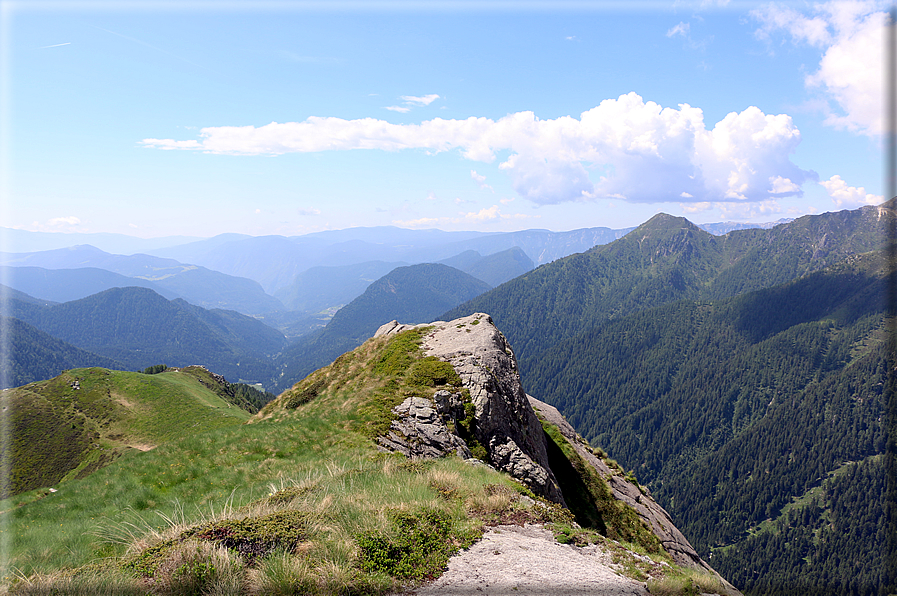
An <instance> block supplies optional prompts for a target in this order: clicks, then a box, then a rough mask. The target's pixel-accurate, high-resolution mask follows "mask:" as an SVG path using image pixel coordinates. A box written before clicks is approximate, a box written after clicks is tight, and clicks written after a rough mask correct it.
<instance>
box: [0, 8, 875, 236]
mask: <svg viewBox="0 0 897 596" xmlns="http://www.w3.org/2000/svg"><path fill="white" fill-rule="evenodd" d="M0 4H2V13H0V16H2V29H0V40H2V41H0V43H2V48H0V49H2V63H0V71H2V74H3V80H2V95H0V100H2V104H3V109H2V114H0V131H2V132H0V134H2V156H0V159H2V162H0V165H2V166H3V171H4V177H3V181H2V192H3V197H4V199H5V201H4V212H3V225H4V226H6V227H15V228H22V229H29V230H35V231H79V232H119V233H125V234H131V235H135V236H142V237H154V236H165V235H172V234H185V235H191V236H212V235H215V234H219V233H223V232H240V233H245V234H253V235H262V234H284V235H295V234H302V233H307V232H312V231H317V230H323V229H333V228H346V227H352V226H375V225H397V226H402V227H414V228H440V229H443V230H470V229H475V230H484V231H508V230H519V229H526V228H547V229H551V230H556V231H560V230H570V229H575V228H582V227H593V226H607V227H612V228H621V227H628V226H634V225H638V224H639V223H642V222H643V221H645V220H647V219H648V218H650V217H651V216H652V215H654V214H655V213H657V212H660V211H663V212H666V213H672V214H675V215H684V216H686V217H688V218H689V219H691V220H692V221H694V222H696V223H705V222H715V221H725V220H737V221H773V220H776V219H779V218H782V217H798V216H801V215H805V214H809V213H821V212H824V211H832V210H838V209H844V208H856V207H857V206H860V205H863V204H875V203H879V202H881V201H882V200H883V197H882V195H883V194H884V190H883V174H882V157H881V154H882V140H881V136H880V132H881V127H882V122H881V96H882V62H883V53H882V47H881V44H882V39H883V37H882V32H883V26H884V23H885V20H884V13H883V12H882V11H883V10H884V9H885V7H886V4H885V3H881V2H831V3H812V2H800V3H796V2H795V3H783V2H773V3H764V4H761V3H756V2H750V3H738V2H734V1H732V2H728V3H724V2H694V3H690V2H683V1H681V0H677V1H675V2H672V1H671V2H627V3H619V2H618V3H609V2H568V3H565V4H564V3H551V4H546V3H541V2H538V3H527V2H491V3H490V2H328V3H323V2H289V1H284V2H267V3H265V2H240V1H235V2H189V1H186V2H185V1H179V2H154V1H146V2H122V1H116V2H102V1H98V2H71V1H68V2H42V1H40V0H27V1H24V2H8V1H4V0H0Z"/></svg>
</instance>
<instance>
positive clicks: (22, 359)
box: [0, 316, 125, 389]
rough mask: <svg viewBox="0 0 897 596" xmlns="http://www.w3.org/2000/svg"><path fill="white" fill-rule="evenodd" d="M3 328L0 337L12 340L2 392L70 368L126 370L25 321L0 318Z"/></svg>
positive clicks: (2, 382) (116, 363)
mask: <svg viewBox="0 0 897 596" xmlns="http://www.w3.org/2000/svg"><path fill="white" fill-rule="evenodd" d="M0 325H2V330H0V333H2V335H3V337H7V338H9V339H10V343H9V348H10V349H9V352H8V353H9V360H8V361H7V363H6V369H5V370H4V376H3V378H2V379H0V389H6V388H9V387H19V386H21V385H26V384H28V383H32V382H34V381H42V380H44V379H50V378H53V377H55V376H56V375H58V374H59V373H61V372H62V371H64V370H67V369H70V368H83V367H91V366H100V367H103V368H112V369H117V370H121V369H124V368H125V366H124V365H123V364H120V363H118V362H116V361H114V360H112V359H111V358H106V357H104V356H99V355H97V354H92V353H91V352H88V351H86V350H82V349H80V348H76V347H75V346H73V345H71V344H68V343H66V342H64V341H62V340H61V339H56V338H55V337H52V336H50V335H48V334H46V333H44V332H43V331H41V330H40V329H36V328H35V327H32V326H31V325H29V324H28V323H25V322H24V321H20V320H18V319H13V318H10V317H3V316H0Z"/></svg>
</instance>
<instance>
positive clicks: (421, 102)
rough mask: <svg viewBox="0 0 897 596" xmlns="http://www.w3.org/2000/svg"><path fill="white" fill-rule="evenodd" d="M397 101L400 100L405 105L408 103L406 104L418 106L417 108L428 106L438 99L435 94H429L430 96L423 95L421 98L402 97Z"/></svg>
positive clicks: (412, 96)
mask: <svg viewBox="0 0 897 596" xmlns="http://www.w3.org/2000/svg"><path fill="white" fill-rule="evenodd" d="M399 99H401V100H402V101H404V102H405V103H408V104H414V105H418V106H428V105H430V104H431V103H433V102H434V101H436V100H437V99H439V96H438V95H436V94H435V93H431V94H430V95H424V96H422V97H416V96H414V95H403V96H402V97H400V98H399Z"/></svg>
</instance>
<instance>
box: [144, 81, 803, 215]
mask: <svg viewBox="0 0 897 596" xmlns="http://www.w3.org/2000/svg"><path fill="white" fill-rule="evenodd" d="M199 136H200V139H199V140H192V141H177V140H173V139H161V140H160V139H144V141H143V145H144V146H147V147H155V148H160V149H188V150H201V151H204V152H206V153H219V154H229V155H280V154H284V153H307V152H319V151H345V150H350V149H379V150H383V151H399V150H402V149H423V150H426V151H427V152H430V153H439V152H444V151H451V150H456V149H457V150H459V151H460V153H461V155H462V156H463V157H464V158H466V159H470V160H472V161H479V162H486V163H490V162H493V161H494V160H495V159H496V154H497V153H499V152H507V153H508V157H507V158H506V159H505V161H504V162H502V163H501V164H500V165H499V168H500V169H501V170H502V171H504V172H506V173H507V174H508V175H509V176H510V178H511V183H512V185H513V188H514V189H515V190H516V191H517V192H518V193H519V194H520V196H522V197H524V198H527V199H529V200H531V201H533V202H534V203H537V204H556V203H561V202H565V201H577V200H591V199H595V198H607V197H615V198H619V199H625V200H628V201H631V202H640V203H659V202H676V203H678V202H682V199H683V198H686V195H690V197H688V198H690V200H691V201H693V202H704V201H765V200H768V199H769V198H770V193H772V194H774V195H775V196H786V195H787V194H799V193H800V189H799V187H800V185H801V184H803V183H804V182H805V181H806V180H809V179H812V180H815V179H816V175H815V174H814V173H813V172H808V171H804V170H801V169H800V168H798V167H797V166H796V165H794V164H793V163H792V162H791V161H790V157H789V156H790V154H791V153H792V152H794V150H795V149H796V147H797V145H798V143H800V131H799V130H798V129H797V128H796V127H795V126H794V124H793V122H792V120H791V117H790V116H788V115H786V114H779V115H767V114H764V113H763V112H761V111H760V110H759V109H758V108H756V107H749V108H747V109H746V110H744V111H742V112H740V113H736V112H732V113H731V114H729V115H727V116H726V117H725V118H724V119H723V120H721V121H720V122H718V123H716V124H715V125H714V126H713V128H712V129H711V130H707V128H706V127H705V124H704V114H703V112H702V111H701V110H700V109H698V108H693V107H691V106H689V105H687V104H681V105H680V106H679V107H678V109H676V108H664V107H662V106H660V105H658V104H656V103H654V102H652V101H648V102H645V101H644V100H643V99H642V98H641V97H640V96H638V95H637V94H635V93H628V94H626V95H621V96H620V97H619V98H617V99H607V100H604V101H602V102H601V103H600V104H599V105H598V106H596V107H595V108H592V109H591V110H588V111H586V112H583V113H582V114H581V116H580V119H578V120H577V119H576V118H574V117H571V116H565V117H561V118H557V119H553V120H540V119H539V118H537V117H536V116H535V114H533V113H532V112H517V113H513V114H509V115H507V116H505V117H503V118H500V119H499V120H491V119H489V118H476V117H470V118H467V119H465V120H445V119H442V118H434V119H432V120H426V121H423V122H421V123H420V124H392V123H389V122H386V121H384V120H378V119H374V118H363V119H359V120H344V119H341V118H327V117H311V118H308V119H307V120H305V121H302V122H287V123H282V124H280V123H277V122H272V123H271V124H268V125H265V126H260V127H255V126H220V127H208V128H203V129H202V130H201V131H200V134H199ZM474 179H475V180H476V178H474ZM778 179H782V180H784V179H787V180H789V181H790V182H791V183H792V186H789V187H788V192H787V193H785V194H782V193H781V192H777V191H776V188H777V189H778V191H781V190H782V188H783V187H782V186H781V184H780V185H779V186H778V187H776V188H774V187H773V185H774V182H773V181H775V180H778ZM683 193H684V194H683Z"/></svg>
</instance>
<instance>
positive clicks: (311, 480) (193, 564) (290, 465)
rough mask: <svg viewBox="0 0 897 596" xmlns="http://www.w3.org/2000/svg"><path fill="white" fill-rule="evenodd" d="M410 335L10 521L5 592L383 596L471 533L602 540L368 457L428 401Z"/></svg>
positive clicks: (501, 489) (436, 467)
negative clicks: (394, 424) (89, 589)
mask: <svg viewBox="0 0 897 596" xmlns="http://www.w3.org/2000/svg"><path fill="white" fill-rule="evenodd" d="M418 337H419V336H418V335H416V333H415V332H407V333H405V334H400V335H399V336H398V337H396V338H392V339H391V340H387V339H386V338H379V339H375V340H370V341H368V342H366V343H365V344H363V345H362V346H361V347H359V348H358V349H357V350H355V351H353V352H351V353H349V354H346V355H344V356H342V357H340V358H339V359H337V361H336V362H334V364H333V365H331V366H330V367H327V368H325V369H321V370H319V371H317V372H316V373H314V374H313V375H311V376H310V377H308V378H307V379H305V380H304V381H303V382H301V383H299V384H297V385H296V386H295V387H294V388H293V389H292V390H290V391H288V392H285V393H284V394H283V395H281V396H280V398H278V399H277V400H276V401H275V402H272V403H271V404H269V405H268V406H267V407H266V408H265V409H263V410H262V412H260V413H259V415H258V416H256V417H255V418H253V419H252V421H251V423H250V424H244V425H232V426H227V427H224V428H219V429H217V430H211V431H208V432H204V433H197V434H191V435H190V436H185V437H182V438H179V439H175V440H173V441H171V442H168V443H166V444H164V445H161V446H160V447H158V448H156V449H154V450H152V451H149V452H145V453H137V452H134V453H129V454H127V455H125V456H123V457H122V458H120V459H119V460H117V461H116V462H114V463H113V464H111V465H109V466H108V467H106V468H104V469H102V470H100V471H99V472H96V473H94V474H93V475H91V476H89V477H87V478H85V479H83V480H77V481H72V482H67V483H63V484H62V485H60V486H59V491H58V492H56V493H52V494H47V495H46V496H43V498H40V499H39V500H37V501H32V502H30V503H27V504H25V505H23V506H20V507H18V508H16V509H13V510H11V511H8V512H7V513H5V514H3V515H2V516H0V524H4V526H3V527H0V530H2V531H3V532H5V533H7V534H6V535H7V536H9V537H11V539H12V550H11V555H12V556H11V559H10V560H9V561H8V562H7V563H6V567H5V568H4V569H2V571H3V576H4V577H6V578H7V581H12V582H13V584H14V585H13V591H14V592H16V593H41V592H39V590H41V589H48V588H49V587H51V586H52V587H54V588H65V589H71V588H72V585H73V583H72V582H77V581H80V580H79V578H87V580H84V581H96V582H99V583H100V584H102V585H103V586H105V587H106V593H109V594H118V593H141V594H145V593H146V592H151V593H157V592H161V593H166V592H165V590H168V592H167V593H171V592H178V590H180V593H192V592H189V590H187V591H185V590H184V589H182V588H183V586H181V587H177V586H176V585H175V584H177V583H178V582H181V583H183V582H185V581H188V580H189V581H194V582H198V584H201V586H200V587H204V588H206V589H209V590H212V593H230V592H227V591H226V590H224V588H220V586H222V585H224V584H227V585H230V586H231V587H232V588H234V589H235V590H237V591H238V592H239V593H244V592H246V591H253V590H254V593H266V594H268V593H297V592H294V591H292V590H296V589H298V587H304V589H305V590H306V593H383V592H384V591H387V590H394V589H397V588H399V587H401V586H403V585H407V583H408V582H416V581H420V580H422V579H426V578H427V577H433V576H436V575H438V574H439V573H441V570H442V568H443V566H444V565H445V562H446V561H447V558H448V556H449V555H450V554H451V553H452V552H454V551H455V550H457V548H459V547H463V546H464V545H466V544H469V543H470V542H471V541H472V540H474V539H475V538H476V537H477V536H478V535H479V533H480V531H481V528H482V524H483V523H484V522H485V523H490V522H491V523H495V522H502V521H505V522H507V521H516V522H522V521H542V522H549V521H553V522H557V523H560V524H561V525H562V530H561V531H562V533H564V535H565V536H566V537H567V539H570V540H572V538H571V536H573V535H574V534H575V535H577V536H579V538H578V540H584V541H585V542H588V541H596V540H597V541H602V540H604V539H603V538H601V537H600V536H597V535H596V534H595V533H594V532H593V533H592V534H591V535H590V536H589V537H587V538H583V537H581V536H580V535H579V534H578V533H577V532H576V531H574V530H573V529H572V528H573V526H572V525H571V524H572V522H573V517H572V516H571V515H570V514H569V512H566V511H564V510H560V509H559V508H557V507H556V506H552V505H548V504H539V503H537V502H535V501H532V500H525V499H521V498H520V495H521V494H526V493H528V491H527V490H526V489H525V488H523V487H522V485H520V484H519V483H517V482H515V481H513V480H511V479H510V478H509V477H508V476H506V475H504V474H500V473H498V472H495V471H494V470H491V469H488V468H485V467H482V466H471V465H469V464H466V463H464V462H463V461H461V460H460V459H457V458H444V459H439V460H430V461H426V462H422V461H409V460H406V459H405V458H403V457H401V456H397V455H386V454H383V453H380V452H379V451H378V450H377V448H376V446H375V443H374V441H373V440H372V435H374V434H376V429H382V428H383V427H384V424H388V419H389V409H390V408H391V407H392V405H393V404H394V403H397V402H398V401H401V400H402V399H403V397H404V396H405V395H406V394H409V393H414V394H417V395H420V394H424V395H426V394H427V393H428V392H433V391H435V390H436V388H435V387H426V386H424V385H425V384H426V383H425V384H424V385H421V384H418V383H413V384H409V379H416V380H417V381H420V379H421V374H420V373H421V370H420V369H421V367H420V366H419V365H417V364H416V363H417V362H421V360H420V359H419V358H420V350H419V345H418V341H417V338H418ZM34 496H35V495H34V494H33V493H32V494H29V495H23V496H22V497H23V500H28V499H29V498H33V497H34ZM15 504H16V503H14V502H6V503H4V504H2V505H0V507H2V508H3V509H7V508H9V507H11V506H13V505H15ZM166 520H168V521H166ZM0 536H2V534H0ZM227 541H229V542H227ZM222 544H224V545H226V546H229V547H230V548H229V550H224V549H221V548H219V545H222ZM47 545H52V546H51V547H48V546H47ZM616 548H619V547H616ZM215 549H218V550H215ZM238 551H239V552H240V553H242V554H238ZM633 560H634V559H633ZM648 567H651V568H652V569H654V568H656V569H661V566H660V565H659V564H658V565H653V567H652V566H651V565H649V566H648ZM13 568H15V569H18V570H19V573H20V576H19V579H18V581H16V580H14V579H10V578H15V577H16V574H14V573H12V569H13ZM66 568H67V569H75V568H77V569H79V570H78V571H76V572H74V573H71V572H68V573H67V572H62V571H60V569H66ZM666 569H668V568H666ZM646 571H650V569H648V568H646ZM40 573H44V574H45V575H40ZM96 574H100V575H102V574H105V575H102V577H99V576H97V575H96ZM110 574H111V576H114V578H115V579H110ZM22 575H24V576H29V577H28V578H27V579H24V578H22V577H21V576H22ZM213 580H214V581H213ZM116 582H117V583H116ZM204 582H205V583H204ZM215 582H218V584H216V585H218V586H219V587H218V588H215V587H213V584H215ZM228 582H230V583H228ZM113 584H114V586H115V587H114V589H113V588H110V586H113ZM178 585H180V584H178ZM235 586H236V587H235ZM29 590H31V591H29ZM215 590H219V591H217V592H216V591H215ZM196 593H198V591H197V592H196Z"/></svg>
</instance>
